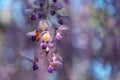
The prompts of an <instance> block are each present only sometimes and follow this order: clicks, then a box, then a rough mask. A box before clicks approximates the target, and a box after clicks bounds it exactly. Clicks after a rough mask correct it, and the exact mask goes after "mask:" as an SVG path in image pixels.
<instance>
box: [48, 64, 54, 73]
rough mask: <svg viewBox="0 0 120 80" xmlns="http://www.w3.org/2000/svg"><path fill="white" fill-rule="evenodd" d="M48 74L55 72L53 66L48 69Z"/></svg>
mask: <svg viewBox="0 0 120 80" xmlns="http://www.w3.org/2000/svg"><path fill="white" fill-rule="evenodd" d="M48 72H49V73H52V72H53V67H52V66H51V65H50V66H49V67H48Z"/></svg>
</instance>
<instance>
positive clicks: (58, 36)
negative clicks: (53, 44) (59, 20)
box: [55, 33, 62, 41]
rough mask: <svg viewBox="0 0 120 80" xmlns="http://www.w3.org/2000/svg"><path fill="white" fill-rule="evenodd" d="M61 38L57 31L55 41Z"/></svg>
mask: <svg viewBox="0 0 120 80" xmlns="http://www.w3.org/2000/svg"><path fill="white" fill-rule="evenodd" d="M61 38H62V36H61V35H60V34H59V33H57V34H56V36H55V39H56V40H57V41H60V40H61Z"/></svg>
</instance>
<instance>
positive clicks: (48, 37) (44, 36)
mask: <svg viewBox="0 0 120 80" xmlns="http://www.w3.org/2000/svg"><path fill="white" fill-rule="evenodd" d="M50 37H51V36H50V34H49V33H46V34H44V35H43V40H44V41H46V42H48V41H49V40H50Z"/></svg>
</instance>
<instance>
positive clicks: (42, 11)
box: [25, 0, 68, 73]
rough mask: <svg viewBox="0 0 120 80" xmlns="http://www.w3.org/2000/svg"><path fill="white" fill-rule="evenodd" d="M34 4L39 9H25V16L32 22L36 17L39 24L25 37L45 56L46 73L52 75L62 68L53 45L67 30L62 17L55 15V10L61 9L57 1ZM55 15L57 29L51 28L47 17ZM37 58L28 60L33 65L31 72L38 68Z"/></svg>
mask: <svg viewBox="0 0 120 80" xmlns="http://www.w3.org/2000/svg"><path fill="white" fill-rule="evenodd" d="M34 4H35V5H39V8H33V9H27V10H26V12H25V15H28V16H29V17H30V19H31V20H33V21H34V20H36V19H37V16H38V18H39V24H38V27H37V29H35V30H33V31H31V32H28V33H27V37H28V38H30V39H31V40H32V41H33V42H37V43H38V44H39V47H40V48H39V49H40V51H41V52H42V53H44V54H45V55H46V59H47V60H48V61H47V62H48V64H49V66H48V72H50V73H52V72H53V71H55V70H57V69H59V68H60V67H61V66H62V57H60V56H59V55H57V54H56V53H55V51H54V50H53V48H54V47H55V45H54V43H55V42H56V41H61V39H62V33H63V31H64V30H66V29H68V28H67V27H66V25H65V24H64V21H63V18H64V17H63V16H61V15H60V14H57V13H56V12H57V10H60V9H61V8H62V6H61V5H60V4H59V3H57V0H52V4H49V0H35V1H34ZM49 14H50V15H49ZM55 15H56V17H57V18H58V21H57V22H58V23H59V25H57V26H58V27H57V28H56V27H51V25H50V23H51V21H50V17H49V16H55ZM51 24H52V23H51ZM52 26H54V25H52ZM53 29H54V30H53ZM39 58H40V57H35V58H34V60H30V59H28V60H29V61H31V62H32V63H33V70H37V69H38V68H39V67H38V65H37V62H39Z"/></svg>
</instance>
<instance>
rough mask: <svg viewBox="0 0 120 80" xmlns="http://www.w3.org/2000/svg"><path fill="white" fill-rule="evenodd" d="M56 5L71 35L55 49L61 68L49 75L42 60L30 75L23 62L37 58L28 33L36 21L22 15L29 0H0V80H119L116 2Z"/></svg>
mask: <svg viewBox="0 0 120 80" xmlns="http://www.w3.org/2000/svg"><path fill="white" fill-rule="evenodd" d="M59 1H60V2H62V4H63V6H64V8H63V9H62V11H63V13H65V14H66V15H68V16H70V22H69V24H68V25H69V31H68V32H65V33H64V34H63V40H62V42H61V43H59V45H58V50H59V52H60V55H61V56H62V57H63V67H62V68H61V69H60V70H58V71H56V72H54V73H52V74H50V73H48V72H47V70H45V69H46V68H45V66H44V64H45V63H44V59H41V60H40V65H39V66H40V69H39V70H37V71H33V70H32V63H30V62H29V61H27V60H25V59H23V58H22V57H21V55H24V56H26V57H28V58H31V59H33V57H34V55H35V54H34V51H33V50H32V48H31V46H32V44H31V42H30V41H29V40H28V39H27V38H26V33H27V32H29V31H31V30H33V29H35V28H36V26H37V25H38V20H37V21H31V20H29V19H27V18H26V17H25V16H24V15H23V13H22V11H23V10H24V9H25V8H27V7H28V6H29V7H31V6H33V4H32V2H33V0H0V80H120V0H59ZM30 5H31V6H30Z"/></svg>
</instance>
